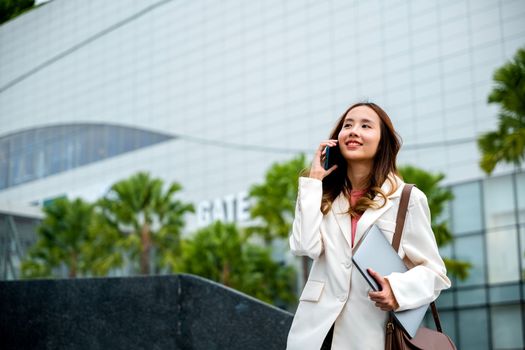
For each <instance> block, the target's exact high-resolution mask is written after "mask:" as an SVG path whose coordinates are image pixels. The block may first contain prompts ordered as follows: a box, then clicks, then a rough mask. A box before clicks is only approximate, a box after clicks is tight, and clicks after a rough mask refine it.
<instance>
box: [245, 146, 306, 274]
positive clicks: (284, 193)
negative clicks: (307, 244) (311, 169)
mask: <svg viewBox="0 0 525 350" xmlns="http://www.w3.org/2000/svg"><path fill="white" fill-rule="evenodd" d="M307 166H308V165H307V163H306V157H305V155H304V154H300V155H298V156H296V157H294V158H292V159H290V160H288V161H284V162H281V163H274V164H273V165H272V166H271V167H270V168H269V169H268V171H267V172H266V175H265V180H264V182H263V183H260V184H255V185H253V186H251V188H250V191H249V193H250V197H251V198H253V199H254V204H253V206H252V207H251V209H250V215H251V217H252V219H254V221H255V223H254V224H253V225H252V226H250V227H248V228H247V232H248V233H249V234H255V235H257V236H260V237H262V238H263V239H264V241H265V243H266V245H267V246H269V245H270V243H271V242H272V241H273V240H274V239H287V238H288V236H289V235H290V232H291V229H292V222H293V217H294V215H295V201H296V199H297V189H298V181H299V176H300V175H301V173H302V172H303V171H304V170H305V169H306V168H307ZM301 261H302V262H301V265H302V277H303V279H304V281H306V280H307V279H308V271H309V258H308V257H306V256H303V257H302V260H301Z"/></svg>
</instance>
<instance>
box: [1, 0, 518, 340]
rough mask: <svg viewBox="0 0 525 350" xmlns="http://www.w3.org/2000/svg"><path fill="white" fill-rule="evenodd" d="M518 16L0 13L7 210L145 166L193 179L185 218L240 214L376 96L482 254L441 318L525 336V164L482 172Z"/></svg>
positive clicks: (243, 10) (484, 2) (142, 0)
mask: <svg viewBox="0 0 525 350" xmlns="http://www.w3.org/2000/svg"><path fill="white" fill-rule="evenodd" d="M524 18H525V2H523V1H521V0H500V1H496V0H476V1H474V0H459V1H449V0H445V1H408V0H398V1H386V0H383V1H355V0H353V1H343V0H337V1H335V0H334V1H299V0H292V1H283V0H267V1H262V0H256V1H240V0H228V1H222V2H217V1H211V0H196V1H186V2H182V1H175V0H171V1H170V0H136V1H125V0H120V1H102V0H96V1H80V0H74V1H71V0H68V1H66V0H54V1H50V2H48V3H46V4H44V5H42V6H40V7H38V8H36V9H34V10H32V11H30V12H28V13H26V14H24V15H22V16H20V17H18V18H16V19H14V20H12V21H9V22H7V23H5V24H3V25H2V26H0V209H2V208H11V207H21V206H29V205H37V206H38V205H41V204H42V203H44V202H45V201H48V200H52V199H53V198H56V197H60V196H69V197H76V196H80V197H83V198H85V199H87V200H93V199H95V198H98V197H99V196H101V195H102V194H103V193H104V192H105V191H106V190H107V189H108V187H109V186H110V185H111V184H112V183H114V182H115V181H117V180H120V179H123V178H125V177H128V176H130V175H131V174H134V173H136V172H137V171H141V170H146V171H149V172H150V173H151V174H152V175H153V176H156V177H161V178H163V179H164V180H165V181H167V182H171V181H177V182H179V183H180V184H182V186H183V191H182V193H181V198H182V199H184V200H187V201H191V202H193V203H195V205H196V207H197V208H198V212H197V214H196V215H193V216H190V217H188V230H189V231H191V230H192V229H194V228H196V227H198V226H201V225H205V224H206V223H208V222H210V220H213V219H216V218H222V219H224V220H230V221H238V222H241V223H242V222H243V221H245V220H246V219H247V215H246V213H247V208H248V206H249V198H247V195H246V192H247V190H248V188H249V187H250V185H252V184H254V183H257V182H260V181H261V180H262V179H263V175H264V172H265V170H266V169H267V168H268V167H269V166H270V165H271V164H272V163H273V162H276V161H282V160H286V159H290V158H291V157H293V156H294V155H296V154H298V153H301V152H304V153H306V154H308V155H311V154H312V153H313V151H314V150H315V148H316V147H317V145H318V143H319V141H320V140H323V139H325V138H326V137H327V136H328V134H329V132H330V130H331V128H332V127H333V124H334V122H335V121H336V119H337V118H338V117H339V116H340V115H341V113H342V112H343V111H344V110H345V109H346V108H347V107H348V106H349V105H350V104H352V103H354V102H357V101H360V100H370V101H374V102H376V103H378V104H379V105H381V106H382V107H383V108H384V109H385V110H386V111H387V112H388V113H389V114H390V116H391V117H392V120H393V122H394V125H395V126H396V128H397V129H398V132H399V133H400V134H401V136H402V138H403V140H404V146H403V149H402V151H401V154H400V157H399V163H400V164H401V165H403V164H412V165H416V166H418V167H421V168H423V169H426V170H429V171H432V172H442V173H444V174H446V178H445V184H446V185H447V186H450V188H451V189H452V191H453V192H454V194H455V199H454V200H453V201H452V202H451V203H450V205H449V207H448V208H447V213H446V217H447V218H448V219H449V222H450V223H451V228H452V231H453V232H454V235H455V236H456V240H455V242H454V244H452V245H450V246H448V247H444V248H443V249H442V252H443V255H444V256H448V257H453V258H458V259H463V260H468V261H470V262H471V263H472V264H473V269H472V271H471V274H470V276H469V277H468V279H467V280H465V281H456V280H454V286H453V288H452V289H451V290H449V291H447V292H445V293H443V294H442V296H441V297H440V300H439V306H440V311H441V317H442V319H443V322H444V324H445V329H446V330H447V332H449V334H451V335H452V336H453V338H454V339H455V340H456V342H457V344H458V346H459V348H460V349H522V348H523V347H524V346H525V340H524V338H525V334H524V332H523V328H524V327H525V284H524V280H525V174H524V173H523V172H520V171H519V169H515V168H513V167H511V166H498V168H497V169H496V171H495V173H494V174H493V175H492V176H491V177H490V178H488V177H486V176H485V175H484V173H482V172H481V170H480V169H479V167H478V160H479V152H478V150H477V146H476V138H477V137H478V136H479V135H480V134H481V133H483V132H486V131H488V130H491V129H494V128H495V126H496V124H497V112H498V109H497V106H493V105H488V104H487V95H488V93H489V91H490V90H491V88H492V73H493V71H494V70H495V69H496V68H497V67H499V66H501V65H502V64H503V63H504V62H506V61H507V60H509V59H510V58H512V56H513V55H514V53H515V52H516V50H517V49H518V48H519V47H520V46H523V45H524V44H525V25H524V24H523V23H524ZM2 211H3V212H4V210H2ZM5 212H7V213H9V211H8V210H7V211H5ZM22 214H23V213H19V212H17V213H16V215H20V216H23V215H22ZM6 220H7V219H6ZM5 222H7V221H5ZM0 230H2V231H0V235H3V237H7V233H6V230H4V229H1V228H0ZM2 242H7V239H6V240H3V241H2ZM6 244H7V243H6ZM0 251H3V250H1V249H0ZM6 266H7V265H6Z"/></svg>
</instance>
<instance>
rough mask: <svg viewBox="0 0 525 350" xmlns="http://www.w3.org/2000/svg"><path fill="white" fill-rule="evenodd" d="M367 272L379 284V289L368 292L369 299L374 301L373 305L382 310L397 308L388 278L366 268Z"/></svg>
mask: <svg viewBox="0 0 525 350" xmlns="http://www.w3.org/2000/svg"><path fill="white" fill-rule="evenodd" d="M368 273H369V274H370V276H372V277H373V278H374V279H375V280H376V282H377V284H379V286H381V291H378V292H374V291H371V292H370V293H368V296H369V297H370V300H372V301H373V302H375V306H377V307H378V308H380V309H381V310H383V311H392V310H395V309H397V308H398V307H399V304H398V303H397V300H396V297H395V296H394V293H393V292H392V288H391V287H390V283H389V282H388V280H387V279H386V278H384V277H383V276H381V275H380V274H378V273H377V272H375V271H374V270H372V269H368Z"/></svg>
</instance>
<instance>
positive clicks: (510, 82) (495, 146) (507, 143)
mask: <svg viewBox="0 0 525 350" xmlns="http://www.w3.org/2000/svg"><path fill="white" fill-rule="evenodd" d="M493 79H494V81H495V83H496V86H495V87H494V89H493V90H492V92H491V93H490V95H489V97H488V103H497V104H499V105H500V108H501V110H500V113H499V123H498V129H497V130H496V131H492V132H488V133H485V134H483V135H481V136H480V137H479V138H478V147H479V149H480V151H481V153H482V157H481V160H480V167H481V169H483V170H484V171H485V172H486V173H487V174H489V175H490V174H491V173H492V171H493V170H494V168H495V167H496V165H497V164H498V163H500V162H505V163H513V164H515V166H516V168H518V167H519V166H520V165H521V163H522V162H523V160H524V159H525V49H523V48H521V49H519V50H518V52H517V53H516V55H515V56H514V60H513V61H510V62H507V63H506V64H504V65H503V66H502V67H500V68H499V69H497V70H496V71H495V72H494V76H493Z"/></svg>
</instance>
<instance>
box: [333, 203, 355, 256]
mask: <svg viewBox="0 0 525 350" xmlns="http://www.w3.org/2000/svg"><path fill="white" fill-rule="evenodd" d="M349 208H350V205H349V203H348V199H347V198H346V197H345V195H344V194H343V193H341V194H339V196H337V198H336V199H335V201H334V202H333V203H332V209H331V210H332V213H334V217H335V221H336V222H337V224H338V225H339V228H340V229H341V233H342V234H343V236H344V237H345V240H346V242H347V243H348V246H349V247H350V248H352V232H351V225H352V222H351V221H350V215H349V214H348V209H349Z"/></svg>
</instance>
